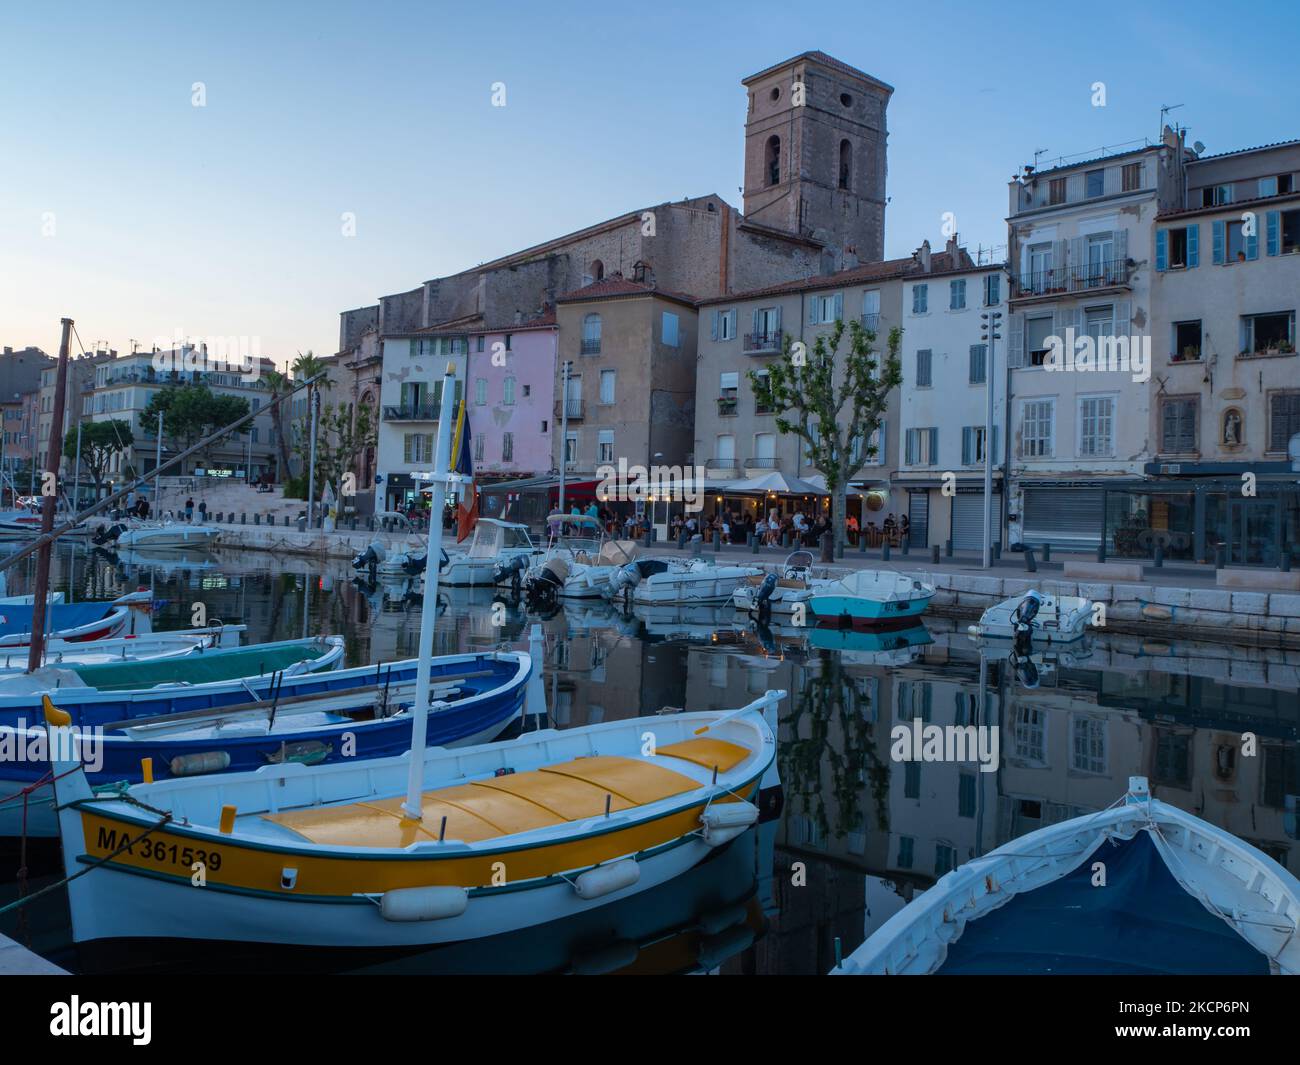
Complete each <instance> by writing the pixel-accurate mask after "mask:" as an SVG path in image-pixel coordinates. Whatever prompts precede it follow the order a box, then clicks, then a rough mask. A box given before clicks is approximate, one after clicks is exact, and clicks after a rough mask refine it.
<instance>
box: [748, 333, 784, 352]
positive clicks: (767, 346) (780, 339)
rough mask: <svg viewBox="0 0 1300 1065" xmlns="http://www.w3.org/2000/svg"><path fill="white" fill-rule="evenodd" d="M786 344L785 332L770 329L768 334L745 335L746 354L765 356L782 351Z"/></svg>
mask: <svg viewBox="0 0 1300 1065" xmlns="http://www.w3.org/2000/svg"><path fill="white" fill-rule="evenodd" d="M784 344H785V330H783V329H769V330H768V331H767V332H766V333H746V334H745V354H746V355H765V354H767V353H769V352H776V351H780V350H781V348H782V347H783V346H784Z"/></svg>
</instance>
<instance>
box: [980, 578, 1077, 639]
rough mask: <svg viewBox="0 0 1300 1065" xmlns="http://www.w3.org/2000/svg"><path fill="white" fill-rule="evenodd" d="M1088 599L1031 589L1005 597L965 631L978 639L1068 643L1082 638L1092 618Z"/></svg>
mask: <svg viewBox="0 0 1300 1065" xmlns="http://www.w3.org/2000/svg"><path fill="white" fill-rule="evenodd" d="M1092 614H1093V606H1092V600H1091V599H1084V598H1083V597H1081V596H1077V595H1062V596H1055V595H1048V594H1046V593H1043V592H1036V591H1033V590H1032V589H1031V590H1030V591H1028V592H1026V593H1025V594H1024V595H1018V596H1015V597H1014V598H1011V599H1004V600H1003V601H1002V602H1001V603H998V604H997V605H996V606H991V607H989V608H988V609H987V610H986V611H984V613H983V614H982V615H981V616H980V620H979V624H978V625H971V626H970V628H969V629H968V630H967V631H968V632H969V633H970V634H971V635H972V636H975V637H977V638H985V637H991V638H995V639H1007V640H1025V639H1028V640H1032V641H1034V642H1041V643H1069V642H1070V641H1071V640H1078V639H1082V637H1083V635H1084V633H1086V632H1087V630H1088V623H1089V621H1091V620H1092Z"/></svg>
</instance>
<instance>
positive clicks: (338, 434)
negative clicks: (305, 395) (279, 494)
mask: <svg viewBox="0 0 1300 1065" xmlns="http://www.w3.org/2000/svg"><path fill="white" fill-rule="evenodd" d="M378 428H379V427H378V426H377V425H376V424H375V420H374V411H373V410H372V409H371V408H370V407H369V406H368V405H366V404H364V403H363V404H361V406H359V407H354V406H353V405H352V404H351V403H326V404H324V406H322V408H321V413H320V418H319V420H318V422H317V430H316V486H315V498H316V499H318V500H319V499H320V493H321V492H322V491H323V490H324V488H325V484H326V482H328V483H330V484H332V485H333V486H334V492H335V494H336V495H337V494H340V493H341V490H342V483H343V477H344V475H345V474H347V473H348V472H350V471H351V472H355V469H356V461H357V458H358V457H359V456H360V455H361V454H362V453H363V452H364V451H365V450H366V448H369V447H374V446H375V441H376V439H377V438H378ZM310 448H311V441H310V439H309V438H308V437H307V436H306V435H305V434H304V435H303V436H302V437H300V438H299V440H298V442H297V444H296V445H295V450H296V451H297V453H298V458H299V461H300V462H302V463H303V470H304V472H303V474H302V475H301V477H300V478H298V480H301V482H302V485H303V490H304V491H305V489H306V480H307V474H306V472H305V471H306V469H307V462H308V457H309V453H310Z"/></svg>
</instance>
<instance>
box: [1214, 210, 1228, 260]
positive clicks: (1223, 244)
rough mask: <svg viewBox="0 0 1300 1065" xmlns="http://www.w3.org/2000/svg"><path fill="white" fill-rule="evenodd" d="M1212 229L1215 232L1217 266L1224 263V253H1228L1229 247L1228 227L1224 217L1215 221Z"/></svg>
mask: <svg viewBox="0 0 1300 1065" xmlns="http://www.w3.org/2000/svg"><path fill="white" fill-rule="evenodd" d="M1212 229H1213V234H1214V239H1213V245H1214V247H1213V259H1214V264H1215V265H1216V266H1221V265H1222V264H1223V259H1224V255H1225V254H1226V251H1225V249H1226V248H1227V228H1226V226H1225V224H1224V221H1223V219H1221V218H1220V219H1217V220H1216V221H1215V222H1213V223H1212Z"/></svg>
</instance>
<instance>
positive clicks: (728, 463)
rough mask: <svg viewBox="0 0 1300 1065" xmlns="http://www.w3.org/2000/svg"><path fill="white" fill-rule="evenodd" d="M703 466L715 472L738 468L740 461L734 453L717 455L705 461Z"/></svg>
mask: <svg viewBox="0 0 1300 1065" xmlns="http://www.w3.org/2000/svg"><path fill="white" fill-rule="evenodd" d="M705 468H706V469H708V470H712V471H713V472H715V473H717V472H720V471H722V470H729V471H730V470H738V469H740V462H739V460H738V459H737V458H736V456H735V455H719V456H718V457H717V458H715V459H712V460H710V461H709V462H707V463H705Z"/></svg>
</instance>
